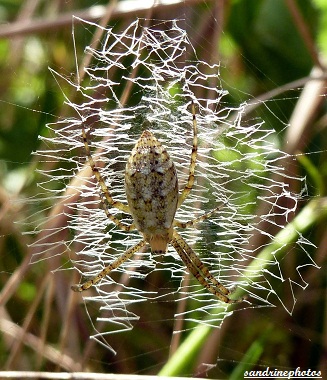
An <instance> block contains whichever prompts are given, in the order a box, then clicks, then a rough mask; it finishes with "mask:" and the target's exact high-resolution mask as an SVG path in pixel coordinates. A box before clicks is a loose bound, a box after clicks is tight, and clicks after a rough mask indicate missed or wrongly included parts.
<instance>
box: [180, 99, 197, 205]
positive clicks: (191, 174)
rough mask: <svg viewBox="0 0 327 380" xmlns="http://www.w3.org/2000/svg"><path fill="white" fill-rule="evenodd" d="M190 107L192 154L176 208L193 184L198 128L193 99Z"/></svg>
mask: <svg viewBox="0 0 327 380" xmlns="http://www.w3.org/2000/svg"><path fill="white" fill-rule="evenodd" d="M191 107H192V120H193V148H192V154H191V162H190V168H189V175H188V180H187V183H186V185H185V187H184V189H183V191H182V193H181V194H180V195H179V198H178V204H177V208H179V207H180V205H181V204H182V203H183V202H184V200H185V199H186V197H187V196H188V195H189V193H190V191H191V190H192V187H193V184H194V171H195V164H196V158H197V154H198V128H197V123H196V114H195V105H194V102H193V100H192V103H191Z"/></svg>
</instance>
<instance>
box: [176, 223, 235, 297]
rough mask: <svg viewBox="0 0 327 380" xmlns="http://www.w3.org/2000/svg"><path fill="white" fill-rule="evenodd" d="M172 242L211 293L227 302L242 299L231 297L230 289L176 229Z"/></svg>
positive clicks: (194, 274)
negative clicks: (211, 271) (210, 269)
mask: <svg viewBox="0 0 327 380" xmlns="http://www.w3.org/2000/svg"><path fill="white" fill-rule="evenodd" d="M170 243H171V245H172V246H173V247H174V248H175V250H176V251H177V253H178V254H179V256H180V258H181V259H182V260H183V262H184V263H185V265H186V267H187V268H188V270H189V271H190V272H191V273H192V275H193V276H194V277H195V278H196V279H197V281H198V282H199V283H200V284H201V285H202V286H204V287H205V288H206V289H208V291H209V292H210V293H212V294H214V295H215V296H216V297H217V298H218V299H219V300H220V301H222V302H225V303H238V302H240V301H242V300H232V299H230V298H229V295H230V294H231V292H230V290H228V289H227V288H225V287H224V286H223V285H222V284H221V283H220V282H218V281H217V280H216V279H215V277H214V276H213V275H212V274H211V273H210V272H209V269H208V268H207V267H206V266H205V265H204V264H203V263H202V261H201V260H200V259H199V257H198V256H197V255H196V254H195V253H194V252H193V250H192V248H191V247H190V246H189V245H188V244H187V243H186V241H185V240H184V239H183V238H182V237H181V236H180V235H179V234H178V233H177V232H176V231H175V230H174V234H173V238H172V240H171V242H170ZM208 280H209V281H208ZM210 282H211V283H210Z"/></svg>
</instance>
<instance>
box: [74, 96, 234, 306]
mask: <svg viewBox="0 0 327 380" xmlns="http://www.w3.org/2000/svg"><path fill="white" fill-rule="evenodd" d="M191 110H192V123H193V148H192V153H191V161H190V166H189V175H188V180H187V183H186V185H185V187H184V189H183V190H182V192H181V193H180V194H179V190H178V178H177V172H176V168H175V165H174V163H173V161H172V160H171V159H170V156H169V154H168V152H167V151H166V149H165V148H164V147H163V146H162V144H161V143H160V142H159V141H158V140H157V139H156V137H155V136H154V135H153V134H152V133H151V132H150V131H148V130H145V131H144V132H143V133H142V135H141V137H140V138H139V140H138V141H137V143H136V145H135V147H134V148H133V150H132V153H131V156H130V157H129V159H128V161H127V164H126V170H125V191H126V198H127V202H128V204H127V205H126V204H124V203H121V202H118V201H115V200H114V199H113V198H112V196H111V194H110V191H109V189H108V187H107V186H106V184H105V182H104V179H103V177H102V176H101V174H100V172H99V169H98V167H97V166H96V164H95V162H94V160H93V157H92V154H91V151H90V147H89V143H88V138H87V135H86V131H85V128H84V126H82V138H83V142H84V145H85V151H86V155H87V158H88V161H89V164H90V166H91V169H92V172H93V175H94V176H95V178H96V180H97V182H98V184H99V186H100V188H101V191H102V195H103V199H104V202H103V203H104V211H105V213H106V216H107V217H108V218H109V219H110V220H111V221H113V222H114V223H115V224H116V225H117V226H118V227H119V228H120V229H122V230H125V231H130V230H133V229H136V230H137V231H138V232H139V233H140V234H141V235H143V239H142V240H141V241H140V242H139V243H137V244H136V245H134V246H133V247H131V248H129V249H128V250H127V251H126V252H124V253H123V254H122V255H121V256H119V257H118V258H117V259H116V260H114V261H113V262H112V263H111V264H109V265H108V266H106V267H105V268H104V269H103V270H102V271H101V272H100V273H98V274H97V275H96V276H95V277H94V278H92V279H90V280H88V281H86V282H84V283H82V284H77V285H73V286H72V287H71V288H72V290H74V291H75V292H82V291H84V290H87V289H89V288H90V287H91V286H93V285H95V284H97V283H98V282H100V281H101V280H102V279H103V278H104V277H105V276H107V275H108V274H109V273H110V272H111V271H112V270H113V269H116V268H118V267H119V266H120V265H121V264H122V263H124V262H125V261H126V260H128V259H129V258H130V257H131V256H132V255H133V254H134V253H136V252H138V251H139V250H140V249H141V248H142V247H144V246H145V245H146V244H149V245H150V247H151V251H152V253H157V254H164V253H165V252H166V251H167V248H168V244H171V245H172V246H173V247H174V248H175V250H176V251H177V253H178V254H179V256H180V258H181V259H182V261H183V262H184V264H185V265H186V267H187V268H188V270H189V271H190V272H191V273H192V275H193V276H194V277H195V278H196V279H197V281H198V282H199V283H200V284H201V285H203V286H204V287H205V288H207V290H208V291H209V292H211V293H212V294H214V295H215V296H216V297H217V298H218V299H219V300H220V301H222V302H225V303H235V302H239V301H241V300H232V299H231V298H230V294H231V291H230V290H229V289H227V288H225V286H223V285H222V284H221V283H220V282H219V281H217V280H216V278H215V277H214V276H213V275H212V274H211V273H210V271H209V269H208V268H207V267H206V266H205V265H204V263H203V262H202V261H201V260H200V258H199V257H198V256H197V255H196V253H195V252H194V251H193V250H192V248H191V247H190V246H189V245H188V244H187V242H186V241H185V240H184V239H183V237H182V236H181V235H180V234H179V233H178V232H177V231H176V229H175V227H179V228H187V227H193V226H194V225H196V224H197V223H199V222H202V221H203V220H205V219H207V218H209V217H210V216H211V215H212V214H213V213H215V212H216V211H218V209H219V207H217V208H215V209H213V210H212V211H210V212H209V213H206V214H204V215H202V216H200V217H198V218H195V219H193V220H190V221H188V222H185V223H183V222H180V221H178V220H176V219H175V218H174V217H175V213H176V210H177V209H178V208H179V207H180V206H181V204H182V203H183V201H184V200H185V199H186V197H187V196H188V194H189V193H190V191H191V190H192V187H193V184H194V172H195V165H196V160H197V146H198V140H197V121H196V111H195V104H194V102H193V101H192V102H191ZM110 206H111V207H113V208H116V209H118V210H120V211H123V212H124V213H128V214H130V215H131V216H132V217H133V223H132V224H130V225H127V224H124V223H122V222H121V221H120V220H119V219H117V218H116V217H115V216H114V215H112V214H111V213H110V209H109V207H110Z"/></svg>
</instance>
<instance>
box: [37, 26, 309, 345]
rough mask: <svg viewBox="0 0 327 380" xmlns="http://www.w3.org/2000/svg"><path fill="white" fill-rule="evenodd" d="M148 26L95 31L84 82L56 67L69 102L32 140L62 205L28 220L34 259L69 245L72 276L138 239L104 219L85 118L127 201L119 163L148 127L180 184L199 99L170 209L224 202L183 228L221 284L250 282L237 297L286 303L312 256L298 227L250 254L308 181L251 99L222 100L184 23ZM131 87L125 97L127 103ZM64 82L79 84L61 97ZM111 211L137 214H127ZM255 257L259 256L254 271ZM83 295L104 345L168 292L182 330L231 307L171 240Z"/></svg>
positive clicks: (116, 191)
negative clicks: (277, 247)
mask: <svg viewBox="0 0 327 380" xmlns="http://www.w3.org/2000/svg"><path fill="white" fill-rule="evenodd" d="M77 21H78V22H82V23H84V25H85V27H86V28H88V27H95V28H100V27H99V26H97V25H96V24H94V23H91V22H87V21H83V20H80V19H78V20H77ZM144 24H146V22H145V21H144V20H137V21H135V22H133V23H132V24H130V25H129V26H128V27H127V28H126V30H124V31H123V32H119V33H116V32H114V30H112V29H103V30H104V36H105V37H104V39H103V41H102V43H101V46H100V48H98V49H93V48H92V47H89V46H88V47H86V49H85V54H88V55H90V56H91V57H92V61H91V64H90V65H89V66H88V67H87V68H85V76H84V78H83V79H82V80H81V79H80V77H79V75H78V70H79V67H78V60H77V59H76V62H77V76H76V78H75V79H72V78H69V77H65V76H63V75H62V74H60V73H57V72H55V71H53V70H52V73H53V75H54V77H55V79H56V80H57V82H58V84H59V86H60V87H61V88H62V91H63V94H64V96H65V99H66V103H67V105H68V106H69V107H70V108H71V111H72V112H71V116H70V117H67V118H66V119H60V120H59V121H58V122H56V123H55V124H49V125H48V126H47V128H48V134H47V136H41V137H40V139H41V140H42V141H43V148H42V149H40V150H38V151H37V152H36V155H37V156H38V159H39V161H40V162H41V163H42V169H40V173H41V174H42V176H43V178H44V180H43V181H42V182H41V183H40V187H41V188H42V189H43V192H42V194H41V196H42V197H43V201H46V202H48V203H49V207H51V206H50V205H51V204H57V205H58V207H57V209H56V210H57V211H58V212H53V213H51V214H50V215H49V216H46V217H45V219H44V221H43V223H41V224H40V225H39V229H38V231H35V232H39V238H38V240H37V241H36V242H35V243H34V245H33V249H34V252H35V254H34V256H33V262H38V261H40V260H44V259H46V258H51V259H52V260H55V259H54V258H55V257H57V256H62V255H65V256H64V257H66V258H67V255H68V257H69V258H70V261H71V263H72V264H73V268H70V269H72V270H74V272H76V271H77V272H78V274H79V278H78V279H80V278H83V279H84V278H89V277H92V276H94V275H96V274H97V273H98V272H99V271H101V270H102V269H103V267H104V266H106V265H108V264H109V263H111V262H112V261H113V260H114V259H116V258H117V257H118V256H119V255H121V254H122V253H123V252H124V251H126V250H127V249H128V248H130V247H132V246H133V245H135V244H136V243H137V242H139V241H140V240H141V237H140V234H139V233H138V232H137V231H132V232H124V231H122V230H120V229H119V228H118V227H117V226H116V225H114V223H113V222H111V221H110V220H108V218H107V217H106V215H105V212H104V210H103V209H102V207H101V199H102V195H101V192H100V190H99V186H98V184H97V183H96V181H95V180H94V178H93V176H92V173H91V170H90V168H89V166H88V163H87V160H86V157H85V149H84V144H83V141H82V137H81V126H82V125H84V127H85V128H86V130H87V131H88V138H89V143H90V148H91V151H92V155H93V158H94V160H95V162H96V164H97V166H98V167H99V168H100V172H101V175H102V176H103V178H104V181H105V183H106V185H107V186H108V189H109V191H110V192H111V194H112V196H113V198H114V199H115V200H118V201H120V202H123V203H126V199H125V190H124V170H125V163H126V161H127V158H128V157H129V155H130V153H131V150H132V148H133V146H134V145H135V143H136V141H137V140H138V138H139V136H140V134H141V132H142V131H143V130H144V129H150V130H151V131H152V132H153V133H154V135H155V136H156V137H157V138H158V140H159V141H161V142H162V144H163V145H164V146H165V147H166V149H167V151H168V152H169V154H170V156H171V158H172V160H173V161H174V163H175V165H176V169H177V172H178V180H179V187H180V190H181V189H183V186H184V185H185V183H186V182H187V177H188V168H189V162H190V155H191V151H192V142H193V135H192V114H191V110H190V109H189V105H190V102H191V100H193V101H194V102H195V103H196V107H197V114H196V119H197V125H198V140H199V146H198V159H197V165H196V171H195V178H196V181H195V184H194V187H193V189H192V191H191V194H190V195H189V196H188V198H187V199H186V200H185V202H184V203H183V205H182V206H181V207H180V208H179V209H178V210H177V213H176V219H178V220H180V221H188V220H191V219H193V218H196V217H199V216H201V215H203V214H204V213H206V212H209V211H210V210H211V209H213V208H215V207H217V206H218V205H221V208H220V210H219V212H217V213H215V214H214V215H213V216H211V217H210V219H208V220H205V221H204V222H202V223H201V224H199V225H197V226H196V228H188V229H185V230H180V231H179V232H180V233H181V235H182V236H183V238H184V239H185V240H186V241H187V242H188V244H189V245H190V246H192V248H193V249H194V251H195V252H196V254H197V255H198V256H199V257H200V258H201V260H202V261H203V262H204V263H205V264H206V265H207V266H208V268H209V269H210V271H211V273H212V274H213V275H214V276H215V277H216V278H217V279H218V280H219V281H220V282H222V284H223V285H224V286H226V287H229V288H232V289H233V288H235V289H237V290H241V291H244V294H245V295H246V299H245V300H244V301H243V302H241V303H239V304H237V308H238V309H243V308H248V307H263V306H270V307H271V306H277V305H278V304H281V305H283V307H284V308H285V310H286V311H287V312H289V313H292V310H293V308H294V305H295V302H296V299H295V296H294V289H295V288H298V287H300V288H303V289H304V288H305V287H306V286H307V284H306V282H305V281H304V280H303V278H302V276H301V273H300V269H301V267H303V266H306V265H315V263H314V262H312V260H311V258H310V256H309V254H308V253H307V248H308V247H309V246H310V245H311V243H310V241H308V240H307V239H306V238H305V237H304V236H301V235H300V234H299V236H298V240H297V242H295V243H294V244H293V245H291V246H290V247H289V248H287V250H286V251H287V253H286V255H284V256H283V259H282V260H281V259H280V258H279V256H278V257H277V252H273V253H271V254H270V255H269V256H265V258H264V259H262V258H260V257H258V256H259V254H260V252H261V250H262V249H263V248H264V247H266V246H267V245H268V244H269V242H270V241H271V240H272V239H273V238H274V236H275V235H276V233H277V232H278V231H279V230H281V229H282V228H283V227H284V226H285V224H287V223H288V222H290V221H291V220H292V218H293V217H294V215H295V212H296V210H297V208H298V201H299V200H300V199H301V198H302V197H303V196H304V195H305V190H306V185H305V180H304V179H303V178H297V177H294V175H291V174H289V173H288V170H287V165H285V163H286V162H289V160H290V159H291V158H292V157H291V156H289V155H288V154H286V153H284V152H283V151H282V150H281V149H280V147H279V146H278V143H277V141H278V139H277V138H276V132H275V131H274V130H273V129H272V128H271V127H269V126H267V125H265V124H264V123H263V122H262V121H261V120H256V119H250V120H249V119H245V117H244V114H245V112H246V109H247V104H246V103H244V104H240V105H237V106H233V107H231V106H230V105H228V104H227V102H226V101H225V99H226V96H227V91H224V89H223V88H222V86H221V84H220V83H218V85H217V83H216V81H217V80H219V70H220V67H219V65H217V64H214V65H209V64H208V63H206V62H204V61H199V60H198V59H197V57H196V52H195V51H194V49H193V47H192V45H191V43H190V41H189V39H188V36H187V34H186V32H185V30H183V29H182V28H181V27H180V26H179V22H178V21H174V20H173V21H165V22H157V24H156V25H154V26H151V27H146V26H144ZM127 88H130V89H131V90H130V93H129V96H128V99H129V100H128V102H124V103H123V102H122V97H123V96H124V95H125V94H124V91H125V90H126V89H127ZM65 89H68V90H69V92H70V93H72V92H74V94H73V95H71V96H68V95H66V92H65V91H66V90H65ZM291 184H292V185H291ZM294 184H295V185H294ZM294 188H296V189H297V191H294V190H293V189H294ZM110 211H111V212H112V214H113V215H115V216H116V217H117V218H119V219H120V220H121V221H122V222H123V223H131V217H130V216H129V215H126V214H124V213H121V212H120V211H119V210H115V209H114V208H111V209H110ZM43 212H44V210H43ZM63 220H64V221H65V222H66V223H67V227H63V225H62V221H63ZM292 255H297V256H298V255H301V256H300V257H301V264H298V261H295V263H296V264H295V265H294V267H293V268H289V267H288V268H287V272H286V268H285V267H286V265H284V263H283V261H286V257H287V258H288V259H289V257H290V256H292ZM256 260H257V261H258V264H259V265H256V266H255V268H256V269H251V268H254V266H251V267H250V266H249V264H250V263H251V262H253V261H256ZM259 260H261V262H259ZM55 262H56V263H57V262H58V261H55ZM290 262H292V260H290ZM249 268H250V269H249ZM77 281H78V280H77ZM82 296H83V298H84V302H85V306H86V311H87V313H88V315H89V316H90V319H91V320H92V321H93V325H94V329H95V333H94V335H93V338H94V339H96V340H98V341H99V342H100V343H102V344H105V345H106V346H108V347H110V346H109V343H108V342H107V341H106V337H107V335H110V334H112V333H116V332H118V331H123V330H128V329H131V328H132V326H133V322H135V321H136V320H138V318H139V317H138V313H137V310H138V306H137V305H138V304H139V303H154V302H170V303H172V305H173V306H172V307H174V308H175V307H176V305H177V303H178V302H182V301H186V302H185V308H184V309H183V310H182V311H178V312H177V311H175V317H179V318H183V319H184V325H183V329H185V330H187V329H191V328H193V327H194V326H195V325H196V324H206V325H210V326H219V325H220V323H221V322H222V321H223V320H224V318H226V316H228V315H229V314H230V313H231V312H232V311H231V309H230V308H229V306H228V305H227V304H223V303H221V302H219V301H218V300H217V298H216V297H215V296H214V295H212V294H210V293H209V292H208V291H207V290H206V289H204V288H203V287H202V286H201V285H200V284H199V283H197V281H195V280H194V279H193V278H191V277H189V276H188V271H187V268H186V267H185V266H184V264H183V262H182V261H181V259H180V258H179V256H178V254H177V253H176V252H175V251H174V249H173V248H172V247H171V246H170V247H169V249H168V252H167V254H166V255H165V256H164V257H159V256H157V255H151V253H150V250H149V248H147V249H146V250H144V251H143V252H140V253H138V254H137V255H135V256H134V257H132V258H131V259H130V260H128V261H126V262H125V263H124V264H122V265H121V266H120V267H119V268H117V269H116V270H115V271H114V272H113V273H112V274H111V275H110V276H107V277H106V278H104V279H103V280H102V281H101V283H99V284H97V285H96V286H95V287H94V289H91V290H89V291H88V292H86V293H83V294H82V295H81V297H82ZM99 323H101V329H100V328H99Z"/></svg>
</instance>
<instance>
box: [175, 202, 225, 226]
mask: <svg viewBox="0 0 327 380" xmlns="http://www.w3.org/2000/svg"><path fill="white" fill-rule="evenodd" d="M220 209H221V206H218V207H216V208H214V209H213V210H211V211H209V212H207V213H206V214H204V215H201V216H199V217H198V218H195V219H192V220H189V221H187V222H180V221H179V220H176V219H174V226H176V227H179V228H188V227H194V226H195V225H196V224H198V223H201V222H203V221H204V220H206V219H208V218H210V217H211V215H213V214H214V213H216V212H217V211H219V210H220Z"/></svg>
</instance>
